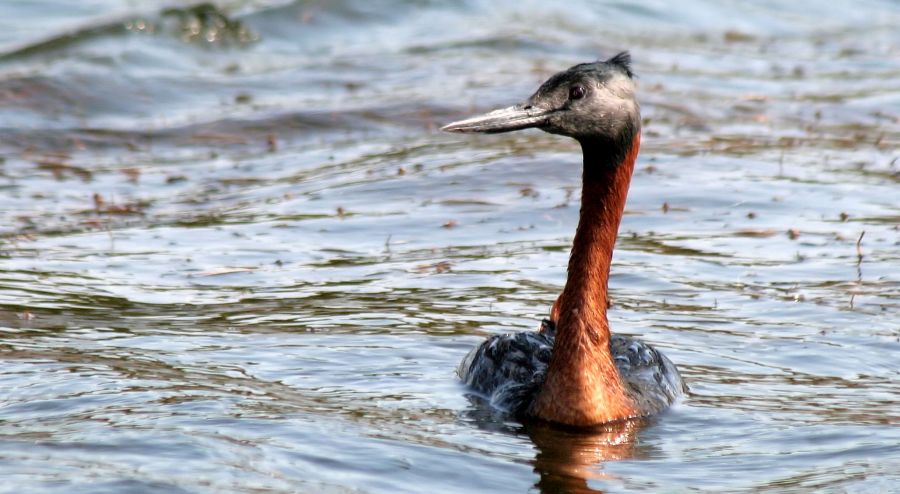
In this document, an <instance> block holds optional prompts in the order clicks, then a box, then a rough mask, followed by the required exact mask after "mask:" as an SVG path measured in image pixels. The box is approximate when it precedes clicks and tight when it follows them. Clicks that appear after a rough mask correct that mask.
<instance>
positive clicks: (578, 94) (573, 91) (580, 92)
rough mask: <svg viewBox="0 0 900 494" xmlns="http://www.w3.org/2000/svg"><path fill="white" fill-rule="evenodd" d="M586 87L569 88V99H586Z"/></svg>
mask: <svg viewBox="0 0 900 494" xmlns="http://www.w3.org/2000/svg"><path fill="white" fill-rule="evenodd" d="M585 92H586V91H585V90H584V86H572V87H571V88H569V99H581V98H584V93H585Z"/></svg>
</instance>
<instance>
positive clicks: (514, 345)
mask: <svg viewBox="0 0 900 494" xmlns="http://www.w3.org/2000/svg"><path fill="white" fill-rule="evenodd" d="M528 128H537V129H540V130H543V131H545V132H549V133H551V134H559V135H563V136H569V137H572V138H574V139H576V140H577V141H578V142H579V143H580V144H581V149H582V154H583V158H584V166H583V171H582V192H581V210H580V213H579V220H578V228H577V230H576V232H575V238H574V240H573V242H572V252H571V255H570V257H569V265H568V274H567V278H566V284H565V287H564V288H563V291H562V293H561V294H560V295H559V298H558V299H557V300H556V302H555V303H554V304H553V306H552V308H551V309H550V314H549V317H548V318H547V319H544V320H543V321H542V323H541V327H540V329H539V330H538V331H523V332H518V333H512V334H504V335H494V336H491V337H489V338H488V339H487V340H485V341H484V342H482V343H481V344H480V345H479V346H478V347H476V348H474V349H473V350H472V351H471V352H469V354H468V355H467V356H466V357H465V358H464V359H463V361H462V363H461V364H460V365H459V368H458V374H459V376H460V378H461V379H462V380H463V381H464V382H465V383H466V384H467V385H469V386H470V387H471V388H473V389H474V390H475V391H476V392H477V393H478V394H481V395H482V396H484V397H486V398H487V399H489V401H490V404H491V405H492V406H494V407H496V408H498V409H500V410H503V411H506V412H510V413H512V414H514V415H515V416H516V417H520V418H523V419H532V418H533V419H539V420H543V421H547V422H552V423H557V424H563V425H567V426H575V427H586V426H592V425H597V424H605V423H610V422H616V421H622V420H627V419H630V418H635V417H645V416H650V415H655V414H657V413H659V412H660V411H662V410H664V409H666V408H667V407H668V406H669V405H671V404H672V403H673V402H674V401H675V400H676V399H677V398H678V397H679V396H681V395H682V394H683V393H684V392H685V391H686V389H687V388H686V386H685V385H684V382H683V381H682V379H681V375H680V374H679V372H678V369H676V367H675V365H674V364H673V363H672V362H671V361H670V360H669V359H668V358H666V357H665V356H664V355H663V354H662V353H660V352H659V351H658V350H656V349H655V348H653V347H652V346H650V345H648V344H646V343H644V342H642V341H640V340H638V339H635V338H631V337H627V336H622V335H611V334H610V331H609V321H608V319H607V314H606V311H607V306H608V300H609V299H608V294H607V285H608V281H609V267H610V262H611V261H612V255H613V247H614V246H615V242H616V235H617V233H618V230H619V223H620V222H621V220H622V214H623V212H624V210H625V199H626V196H627V194H628V186H629V184H630V182H631V175H632V172H633V170H634V163H635V160H636V159H637V155H638V150H639V149H640V143H641V113H640V106H639V105H638V102H637V99H636V98H635V85H634V74H633V72H632V68H631V56H630V54H629V53H628V52H622V53H619V54H617V55H616V56H614V57H612V58H610V59H608V60H605V61H604V60H601V61H596V62H591V63H582V64H578V65H575V66H573V67H570V68H569V69H567V70H564V71H562V72H559V73H557V74H555V75H553V76H552V77H550V78H549V79H548V80H547V81H546V82H544V83H543V84H542V85H541V86H540V87H539V88H538V90H537V91H536V92H535V93H534V94H533V95H532V96H531V97H529V98H528V99H527V100H526V101H525V102H524V103H522V104H518V105H515V106H510V107H508V108H502V109H499V110H495V111H492V112H489V113H486V114H483V115H479V116H475V117H472V118H468V119H465V120H460V121H458V122H453V123H450V124H448V125H446V126H444V127H443V128H442V130H445V131H448V132H462V133H485V134H493V133H500V132H510V131H514V130H522V129H528Z"/></svg>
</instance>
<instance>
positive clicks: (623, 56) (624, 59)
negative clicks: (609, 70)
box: [606, 51, 634, 77]
mask: <svg viewBox="0 0 900 494" xmlns="http://www.w3.org/2000/svg"><path fill="white" fill-rule="evenodd" d="M606 63H608V64H610V65H615V66H617V67H619V68H621V69H622V70H623V71H625V73H626V74H628V77H634V72H632V71H631V54H630V53H628V52H627V51H623V52H619V54H617V55H616V56H614V57H612V58H610V59H609V60H607V61H606Z"/></svg>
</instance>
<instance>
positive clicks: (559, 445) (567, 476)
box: [525, 420, 646, 493]
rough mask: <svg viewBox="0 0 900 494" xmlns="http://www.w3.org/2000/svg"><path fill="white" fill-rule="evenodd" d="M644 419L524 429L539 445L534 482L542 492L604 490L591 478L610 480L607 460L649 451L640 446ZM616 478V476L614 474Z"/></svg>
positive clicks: (543, 425)
mask: <svg viewBox="0 0 900 494" xmlns="http://www.w3.org/2000/svg"><path fill="white" fill-rule="evenodd" d="M645 425H646V422H645V421H643V420H627V421H623V422H616V423H612V424H606V425H602V426H598V427H596V428H593V429H591V430H565V429H560V428H559V427H554V426H552V425H549V424H542V423H533V424H528V425H526V427H525V430H526V431H527V433H528V437H529V438H531V440H532V441H533V442H534V445H535V446H536V447H537V454H536V455H535V459H534V471H535V473H537V474H538V475H539V476H540V480H539V481H538V482H537V484H535V487H537V488H538V489H539V490H540V491H541V492H543V493H551V492H573V493H589V492H603V490H602V489H598V488H592V487H591V486H590V485H589V481H591V480H596V479H609V478H610V475H608V474H606V473H605V472H604V471H603V464H604V463H606V462H608V461H616V460H633V459H640V458H641V456H642V455H643V454H646V451H645V450H643V449H642V447H640V446H639V445H638V442H637V439H638V433H639V432H640V431H641V429H642V428H643V427H644V426H645ZM613 477H614V476H613Z"/></svg>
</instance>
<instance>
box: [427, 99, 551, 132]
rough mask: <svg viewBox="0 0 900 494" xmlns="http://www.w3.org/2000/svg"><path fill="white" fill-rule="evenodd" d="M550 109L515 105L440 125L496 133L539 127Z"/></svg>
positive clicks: (446, 127) (445, 127)
mask: <svg viewBox="0 0 900 494" xmlns="http://www.w3.org/2000/svg"><path fill="white" fill-rule="evenodd" d="M551 113H553V112H552V110H545V109H543V108H537V107H535V106H525V105H516V106H510V107H508V108H501V109H499V110H494V111H492V112H490V113H485V114H484V115H478V116H477V117H472V118H467V119H465V120H460V121H459V122H453V123H451V124H447V125H445V126H443V127H441V130H443V131H446V132H461V133H468V134H471V133H475V132H479V133H484V134H497V133H500V132H510V131H513V130H521V129H527V128H529V127H539V126H541V125H543V124H544V123H545V122H546V121H547V116H548V115H550V114H551Z"/></svg>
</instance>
